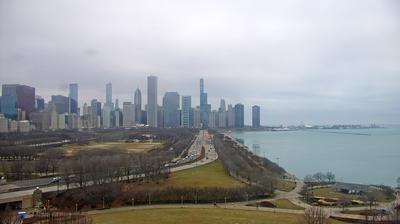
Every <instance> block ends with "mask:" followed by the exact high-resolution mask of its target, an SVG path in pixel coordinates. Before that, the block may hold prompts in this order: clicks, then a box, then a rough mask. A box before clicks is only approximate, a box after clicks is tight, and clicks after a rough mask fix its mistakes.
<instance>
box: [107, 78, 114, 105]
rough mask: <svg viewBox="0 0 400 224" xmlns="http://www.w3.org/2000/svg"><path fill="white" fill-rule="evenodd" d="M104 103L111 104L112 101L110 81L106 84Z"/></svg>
mask: <svg viewBox="0 0 400 224" xmlns="http://www.w3.org/2000/svg"><path fill="white" fill-rule="evenodd" d="M106 104H107V105H113V102H112V84H111V82H109V83H107V84H106Z"/></svg>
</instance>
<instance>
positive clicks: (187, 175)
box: [166, 160, 245, 188]
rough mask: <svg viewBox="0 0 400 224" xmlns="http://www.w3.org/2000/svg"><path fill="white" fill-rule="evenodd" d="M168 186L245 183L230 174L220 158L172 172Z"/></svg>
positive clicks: (220, 185)
mask: <svg viewBox="0 0 400 224" xmlns="http://www.w3.org/2000/svg"><path fill="white" fill-rule="evenodd" d="M166 185H167V186H181V187H224V188H231V187H243V186H245V184H244V183H242V182H240V181H237V180H236V179H234V178H233V177H231V176H229V175H228V174H227V173H226V172H225V170H224V167H223V166H222V163H221V161H220V160H216V161H214V162H212V163H209V164H207V165H204V166H200V167H196V168H192V169H187V170H182V171H179V172H176V173H172V175H171V177H170V178H169V179H168V181H167V182H166Z"/></svg>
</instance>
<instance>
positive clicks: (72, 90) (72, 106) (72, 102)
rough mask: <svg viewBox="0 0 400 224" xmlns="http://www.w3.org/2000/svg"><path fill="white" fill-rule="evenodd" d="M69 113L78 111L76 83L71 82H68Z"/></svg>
mask: <svg viewBox="0 0 400 224" xmlns="http://www.w3.org/2000/svg"><path fill="white" fill-rule="evenodd" d="M68 97H69V106H68V107H69V110H68V111H69V113H74V114H76V113H78V84H77V83H71V84H69V93H68Z"/></svg>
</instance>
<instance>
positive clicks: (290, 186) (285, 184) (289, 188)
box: [277, 180, 296, 192]
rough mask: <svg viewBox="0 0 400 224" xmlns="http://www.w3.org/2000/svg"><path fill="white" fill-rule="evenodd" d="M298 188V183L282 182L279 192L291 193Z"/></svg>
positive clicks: (280, 182)
mask: <svg viewBox="0 0 400 224" xmlns="http://www.w3.org/2000/svg"><path fill="white" fill-rule="evenodd" d="M295 188H296V182H294V181H290V180H280V181H279V182H278V186H277V190H280V191H285V192H289V191H292V190H293V189H295Z"/></svg>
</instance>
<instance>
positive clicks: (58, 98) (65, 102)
mask: <svg viewBox="0 0 400 224" xmlns="http://www.w3.org/2000/svg"><path fill="white" fill-rule="evenodd" d="M69 101H70V100H69V97H66V96H62V95H53V96H51V103H53V104H54V106H55V107H56V111H57V113H58V114H64V113H68V112H69Z"/></svg>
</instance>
